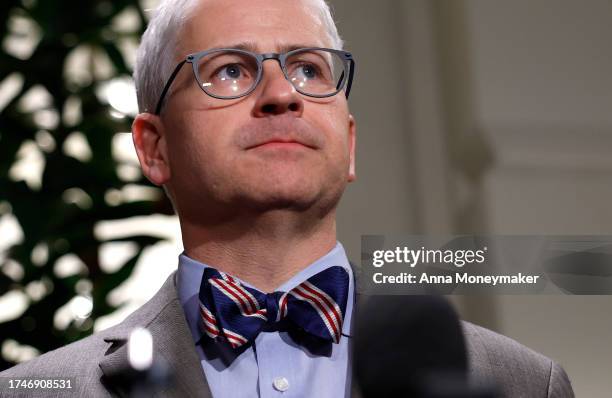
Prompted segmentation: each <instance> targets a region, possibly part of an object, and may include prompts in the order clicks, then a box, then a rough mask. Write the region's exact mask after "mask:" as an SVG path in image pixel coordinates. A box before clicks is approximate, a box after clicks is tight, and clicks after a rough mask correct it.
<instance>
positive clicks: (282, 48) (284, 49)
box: [218, 41, 318, 53]
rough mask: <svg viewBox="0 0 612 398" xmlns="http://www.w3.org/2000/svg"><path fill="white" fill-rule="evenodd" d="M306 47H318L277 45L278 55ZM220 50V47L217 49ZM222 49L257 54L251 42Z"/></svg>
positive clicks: (225, 46) (255, 45)
mask: <svg viewBox="0 0 612 398" xmlns="http://www.w3.org/2000/svg"><path fill="white" fill-rule="evenodd" d="M308 47H318V46H316V45H312V44H280V45H277V48H278V49H279V52H280V53H286V52H288V51H292V50H297V49H298V48H308ZM218 48H221V47H218ZM222 48H236V49H238V50H244V51H250V52H253V53H258V52H259V51H257V44H255V42H251V41H243V42H239V43H234V44H229V45H224V46H222Z"/></svg>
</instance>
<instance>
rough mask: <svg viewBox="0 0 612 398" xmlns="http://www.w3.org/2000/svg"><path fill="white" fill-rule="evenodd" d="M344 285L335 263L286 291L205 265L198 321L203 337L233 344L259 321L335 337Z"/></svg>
mask: <svg viewBox="0 0 612 398" xmlns="http://www.w3.org/2000/svg"><path fill="white" fill-rule="evenodd" d="M348 286H349V276H348V273H347V272H346V270H344V269H343V268H342V267H340V266H333V267H330V268H327V269H325V270H324V271H321V272H319V273H318V274H316V275H314V276H312V277H310V278H308V280H306V281H305V282H302V283H300V284H299V285H298V286H296V287H295V288H293V289H291V290H289V291H288V292H273V293H267V294H266V293H263V292H261V291H259V290H257V289H254V288H251V287H248V286H244V285H242V284H241V283H240V281H238V280H237V279H235V278H233V277H232V276H230V275H228V274H226V273H224V272H220V271H217V270H216V269H214V268H206V269H205V270H204V275H203V276H202V283H201V285H200V293H199V298H200V315H201V320H202V323H201V326H202V327H203V330H204V332H205V333H206V334H207V335H208V336H209V337H211V338H212V339H214V340H217V341H219V340H221V341H226V342H228V343H229V344H230V346H231V347H232V348H234V349H236V348H239V347H241V346H243V345H245V344H247V343H249V342H253V341H254V340H255V338H256V337H257V335H258V334H259V333H260V332H261V331H262V329H263V328H264V327H266V326H274V325H275V324H279V323H280V322H285V321H290V323H293V324H294V325H295V326H297V327H298V328H302V329H303V330H304V331H305V332H307V333H309V334H311V335H313V336H315V337H318V338H321V339H323V340H325V341H332V342H334V343H338V342H339V341H340V336H341V334H342V321H343V319H344V312H345V310H346V302H347V297H348Z"/></svg>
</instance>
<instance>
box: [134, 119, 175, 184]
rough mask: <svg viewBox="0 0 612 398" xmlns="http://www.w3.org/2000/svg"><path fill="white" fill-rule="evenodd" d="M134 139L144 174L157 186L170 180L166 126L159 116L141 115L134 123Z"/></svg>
mask: <svg viewBox="0 0 612 398" xmlns="http://www.w3.org/2000/svg"><path fill="white" fill-rule="evenodd" d="M132 139H133V140H134V146H135V147H136V154H137V155H138V161H139V162H140V167H141V169H142V172H143V174H144V175H145V176H146V177H147V178H148V179H149V181H151V182H152V183H153V184H155V185H163V184H165V183H166V182H168V180H169V179H170V164H169V162H168V150H167V146H166V136H165V131H164V125H163V123H162V122H161V119H160V118H159V116H156V115H153V114H151V113H141V114H139V115H137V116H136V119H134V123H132Z"/></svg>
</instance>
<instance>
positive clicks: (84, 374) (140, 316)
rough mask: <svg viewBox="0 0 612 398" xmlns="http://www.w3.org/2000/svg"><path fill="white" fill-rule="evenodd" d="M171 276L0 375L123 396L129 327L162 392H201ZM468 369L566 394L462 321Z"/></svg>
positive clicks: (510, 386)
mask: <svg viewBox="0 0 612 398" xmlns="http://www.w3.org/2000/svg"><path fill="white" fill-rule="evenodd" d="M175 275H176V273H173V274H172V275H170V277H169V278H168V279H167V280H166V282H165V283H164V285H163V286H162V287H161V289H160V290H159V292H157V293H156V294H155V296H154V297H153V298H152V299H151V300H150V301H148V302H147V303H145V304H144V305H143V306H142V307H140V308H139V309H137V310H136V311H135V312H134V313H132V314H131V315H130V316H129V317H128V318H127V319H126V320H125V321H123V322H122V323H120V324H119V325H117V326H114V327H112V328H109V329H107V330H104V331H102V332H100V333H96V334H94V335H92V336H89V337H87V338H84V339H82V340H80V341H77V342H75V343H73V344H69V345H67V346H65V347H62V348H59V349H57V350H54V351H51V352H48V353H46V354H44V355H41V356H40V357H37V358H35V359H33V360H31V361H29V362H26V363H22V364H19V365H17V366H14V367H12V368H10V369H8V370H6V371H4V372H2V373H0V377H4V378H21V379H24V378H34V377H36V378H56V379H58V378H59V379H61V378H68V377H70V378H73V390H72V391H73V393H72V394H65V395H67V396H79V397H81V396H83V397H108V396H111V395H119V396H124V395H125V390H124V389H123V388H122V387H120V386H117V385H116V384H113V385H112V386H111V385H109V383H108V382H107V381H106V380H107V378H108V377H112V376H115V375H117V374H121V373H122V372H125V370H126V369H127V355H126V351H127V348H126V347H127V346H126V344H125V342H126V339H127V336H128V335H129V332H130V331H131V330H132V329H133V328H135V327H146V328H147V329H149V331H150V332H151V334H152V335H153V341H154V344H155V355H157V356H158V357H160V358H163V359H164V360H165V361H166V362H167V363H169V364H171V365H172V367H173V368H174V369H175V373H176V375H175V383H174V387H173V389H172V390H166V391H162V392H160V394H159V395H158V396H164V397H169V396H170V397H196V396H197V397H205V398H210V397H211V393H210V389H209V387H208V384H207V382H206V379H205V377H204V376H203V372H202V367H201V365H200V360H199V357H198V354H197V352H196V350H195V348H194V347H195V346H194V342H193V338H192V336H191V332H190V331H189V328H188V326H187V321H186V320H185V315H184V313H183V309H182V307H181V304H180V302H179V299H178V295H177V290H176V282H175ZM463 329H464V332H465V337H466V343H467V348H468V353H469V364H470V372H471V376H472V379H473V381H474V383H476V384H477V383H481V382H486V381H491V380H495V381H496V382H497V383H498V385H499V386H500V387H501V389H502V392H503V394H504V397H508V398H515V397H517V398H518V397H529V398H531V397H534V398H536V397H542V398H544V397H563V398H564V397H573V396H574V395H573V392H572V388H571V385H570V382H569V380H568V378H567V375H566V374H565V372H564V371H563V369H562V368H561V367H560V366H559V365H557V364H556V363H554V362H553V361H551V360H550V359H548V358H546V357H544V356H542V355H540V354H538V353H536V352H534V351H532V350H530V349H529V348H526V347H524V346H522V345H520V344H518V343H517V342H515V341H513V340H511V339H509V338H507V337H504V336H501V335H499V334H496V333H494V332H491V331H489V330H486V329H484V328H481V327H478V326H476V325H473V324H470V323H467V322H464V323H463ZM4 380H5V381H3V387H4V388H3V390H2V391H0V396H1V397H4V396H24V397H25V396H27V397H43V396H45V397H48V396H63V395H64V394H63V393H62V392H61V391H59V392H58V391H57V390H55V391H54V392H49V391H47V392H45V391H44V390H18V391H12V392H10V393H9V391H8V390H7V389H6V386H7V384H6V379H4Z"/></svg>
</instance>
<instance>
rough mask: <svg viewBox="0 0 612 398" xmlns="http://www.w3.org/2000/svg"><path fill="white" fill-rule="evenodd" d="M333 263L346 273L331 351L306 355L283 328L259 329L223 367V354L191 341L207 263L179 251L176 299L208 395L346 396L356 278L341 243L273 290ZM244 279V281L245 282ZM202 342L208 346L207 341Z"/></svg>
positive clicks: (197, 331) (287, 287)
mask: <svg viewBox="0 0 612 398" xmlns="http://www.w3.org/2000/svg"><path fill="white" fill-rule="evenodd" d="M334 265H339V266H341V267H343V268H344V269H346V271H347V272H348V274H349V289H348V302H347V305H346V314H345V316H344V323H343V325H342V334H343V336H342V337H341V338H340V342H339V343H338V344H331V352H330V353H328V355H314V354H311V353H310V352H309V351H308V350H306V349H305V348H303V347H302V346H300V345H298V344H296V343H295V342H294V341H293V340H292V339H291V337H290V336H289V335H288V333H287V332H279V331H273V332H265V331H264V332H261V333H260V334H259V335H258V336H257V338H256V339H255V343H254V344H253V345H252V346H249V347H248V348H247V349H246V350H245V351H244V352H242V353H241V354H239V355H238V356H237V357H235V359H233V361H232V362H231V364H229V366H227V365H226V363H227V362H224V361H223V358H222V357H223V354H221V355H218V353H217V355H215V353H211V352H209V350H208V349H204V348H203V347H202V344H196V343H197V342H198V341H200V338H201V337H202V335H203V333H202V332H201V331H200V328H199V326H198V317H199V310H198V292H199V290H200V283H201V281H202V275H203V273H204V269H205V268H206V267H208V266H209V265H206V264H202V263H200V262H198V261H195V260H193V259H191V258H189V257H187V256H186V255H185V254H184V253H183V254H181V255H180V256H179V267H178V278H177V285H178V294H179V299H180V301H181V305H182V306H183V310H184V311H185V315H186V318H187V323H188V324H189V328H190V329H191V334H192V335H193V337H194V344H196V350H197V351H198V354H199V356H200V361H201V364H202V369H203V371H204V374H205V375H206V380H207V381H208V385H209V386H210V389H211V392H212V394H213V397H215V398H225V397H231V398H242V397H249V398H251V397H262V398H269V397H270V398H272V397H282V398H292V397H318V398H319V397H320V398H324V397H333V398H338V397H349V396H350V393H351V366H350V360H349V340H350V338H348V337H346V336H347V335H350V326H351V318H352V314H353V302H354V297H355V293H354V285H355V283H354V278H353V271H352V269H351V266H350V264H349V262H348V259H347V257H346V253H345V252H344V248H343V247H342V245H341V244H340V243H337V244H336V246H335V247H334V248H333V249H332V250H331V251H330V252H329V253H327V254H326V255H325V256H323V257H321V258H320V259H318V260H317V261H315V262H314V263H312V264H310V265H309V266H308V267H306V268H305V269H303V270H302V271H301V272H299V273H298V274H296V275H295V276H294V277H293V278H291V279H290V280H288V281H287V282H286V283H284V284H283V285H282V286H280V287H279V288H278V289H277V291H289V290H291V289H292V288H294V287H296V286H297V285H299V284H300V283H302V282H304V281H305V280H307V279H308V278H310V277H311V276H313V275H315V274H316V273H318V272H321V271H323V270H325V269H327V268H329V267H332V266H334ZM210 266H214V265H212V264H211V265H210ZM243 283H244V282H243ZM244 284H245V285H247V286H249V285H248V284H247V283H244ZM206 339H207V338H205V339H204V340H206ZM213 345H214V344H213ZM206 346H207V347H210V346H211V344H206ZM215 349H216V348H215ZM205 350H206V353H205ZM226 350H227V349H226Z"/></svg>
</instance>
